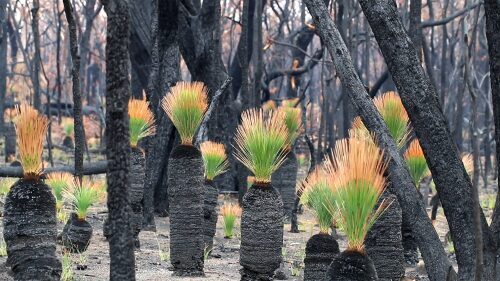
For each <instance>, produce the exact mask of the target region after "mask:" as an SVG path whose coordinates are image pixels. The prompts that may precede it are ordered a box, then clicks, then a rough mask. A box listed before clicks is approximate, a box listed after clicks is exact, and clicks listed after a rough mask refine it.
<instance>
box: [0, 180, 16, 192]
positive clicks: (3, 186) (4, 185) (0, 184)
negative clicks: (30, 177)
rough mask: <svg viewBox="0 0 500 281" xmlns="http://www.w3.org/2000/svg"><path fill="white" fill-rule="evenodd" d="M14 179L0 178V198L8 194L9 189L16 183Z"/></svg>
mask: <svg viewBox="0 0 500 281" xmlns="http://www.w3.org/2000/svg"><path fill="white" fill-rule="evenodd" d="M16 181H17V179H15V178H2V179H0V196H5V195H7V193H9V190H10V188H11V187H12V186H13V185H14V183H16Z"/></svg>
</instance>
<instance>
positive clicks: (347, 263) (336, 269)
mask: <svg viewBox="0 0 500 281" xmlns="http://www.w3.org/2000/svg"><path fill="white" fill-rule="evenodd" d="M327 280H329V281H375V280H378V277H377V272H376V271H375V266H374V265H373V261H372V259H370V257H368V256H367V255H366V254H361V253H358V252H351V251H347V250H346V251H344V252H342V253H340V255H338V256H337V257H336V258H335V259H333V262H332V264H331V265H330V268H329V270H328V277H327Z"/></svg>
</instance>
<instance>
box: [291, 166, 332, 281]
mask: <svg viewBox="0 0 500 281" xmlns="http://www.w3.org/2000/svg"><path fill="white" fill-rule="evenodd" d="M299 194H300V201H301V203H302V204H303V205H304V206H306V207H307V208H308V209H310V210H311V211H312V212H313V214H314V216H315V217H316V222H317V223H318V225H319V233H318V234H315V235H313V236H312V237H311V238H309V240H308V241H307V244H306V256H305V259H304V265H305V267H304V281H315V280H325V278H326V272H327V270H328V266H329V265H330V264H331V263H332V260H333V258H335V256H336V255H337V254H338V253H339V245H338V243H337V241H336V240H335V238H334V237H333V236H332V235H330V234H329V231H330V228H331V227H332V226H333V223H334V216H333V215H332V213H330V211H329V210H328V207H327V206H329V205H333V204H335V197H334V193H333V190H332V187H331V180H330V178H329V177H327V175H326V173H325V171H324V169H323V167H321V166H320V167H317V168H316V169H315V170H314V171H313V172H311V174H309V175H308V176H307V178H306V179H305V180H304V181H303V182H302V184H301V187H300V189H299Z"/></svg>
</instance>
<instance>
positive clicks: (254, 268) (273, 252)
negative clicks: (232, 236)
mask: <svg viewBox="0 0 500 281" xmlns="http://www.w3.org/2000/svg"><path fill="white" fill-rule="evenodd" d="M242 205H243V213H242V216H241V246H240V264H241V266H243V269H242V270H241V280H245V281H250V280H272V276H273V273H274V271H275V270H276V269H277V268H279V266H280V263H281V260H282V256H281V248H282V247H283V201H281V197H280V194H279V192H278V191H277V190H276V189H275V188H273V186H272V185H270V184H269V185H262V186H261V185H256V184H254V185H253V186H252V187H251V188H249V189H248V191H247V193H246V194H245V196H244V197H243V204H242Z"/></svg>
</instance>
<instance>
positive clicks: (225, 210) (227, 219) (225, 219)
mask: <svg viewBox="0 0 500 281" xmlns="http://www.w3.org/2000/svg"><path fill="white" fill-rule="evenodd" d="M220 212H221V214H222V223H223V227H224V238H228V239H231V238H233V230H234V226H235V224H236V218H238V217H239V216H241V208H240V207H239V206H238V205H233V204H232V203H224V205H223V206H222V207H221V209H220Z"/></svg>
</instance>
